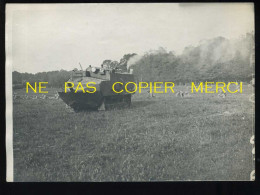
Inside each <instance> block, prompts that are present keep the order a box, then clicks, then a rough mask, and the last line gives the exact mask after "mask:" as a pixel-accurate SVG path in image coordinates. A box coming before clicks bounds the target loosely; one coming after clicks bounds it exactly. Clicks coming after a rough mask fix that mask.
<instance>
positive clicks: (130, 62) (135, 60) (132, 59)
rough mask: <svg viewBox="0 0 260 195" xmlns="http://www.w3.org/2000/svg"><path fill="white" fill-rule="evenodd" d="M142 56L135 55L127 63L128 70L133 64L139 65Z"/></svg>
mask: <svg viewBox="0 0 260 195" xmlns="http://www.w3.org/2000/svg"><path fill="white" fill-rule="evenodd" d="M141 58H142V56H140V55H134V56H133V57H131V58H130V59H129V60H128V62H127V70H128V69H129V68H130V66H132V65H133V64H135V63H137V62H138V61H139V60H141Z"/></svg>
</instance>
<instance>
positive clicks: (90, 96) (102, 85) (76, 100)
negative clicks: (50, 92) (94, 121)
mask: <svg viewBox="0 0 260 195" xmlns="http://www.w3.org/2000/svg"><path fill="white" fill-rule="evenodd" d="M67 82H68V83H67V84H68V86H69V87H70V88H69V89H66V90H67V91H66V92H65V88H63V89H62V90H61V91H60V92H58V93H59V97H60V98H61V99H62V100H63V101H64V102H65V103H66V104H67V105H68V106H69V107H71V108H72V109H74V111H76V112H78V111H83V110H108V109H113V108H126V107H130V105H131V95H132V94H133V93H127V92H126V91H125V90H124V86H125V84H126V83H127V82H134V76H133V74H132V70H130V72H128V71H127V70H122V69H117V68H108V67H105V66H103V65H101V67H92V66H91V65H89V67H88V68H87V69H86V70H85V71H84V70H83V69H82V70H78V69H74V70H73V71H72V74H71V77H70V79H69V80H68V81H67ZM90 82H94V83H95V84H94V85H91V86H94V87H95V88H96V90H95V92H93V93H86V92H85V93H84V92H83V90H81V91H77V92H76V89H77V86H78V84H79V83H81V84H82V86H83V87H84V90H85V91H87V90H88V91H90V92H91V90H93V88H87V83H90ZM115 82H121V83H123V85H121V84H116V85H115V86H114V89H115V90H116V91H121V90H122V89H123V90H124V91H123V92H122V93H115V92H114V91H113V89H112V86H113V84H114V83H115ZM72 83H73V84H74V85H73V84H72ZM89 86H90V85H89ZM127 88H128V90H129V91H133V89H134V85H130V84H129V85H128V86H127Z"/></svg>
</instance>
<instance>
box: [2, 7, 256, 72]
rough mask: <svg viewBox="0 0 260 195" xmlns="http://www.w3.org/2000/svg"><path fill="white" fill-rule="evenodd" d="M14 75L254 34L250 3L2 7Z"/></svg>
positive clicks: (93, 64) (174, 49) (89, 63)
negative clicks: (7, 26) (207, 40)
mask: <svg viewBox="0 0 260 195" xmlns="http://www.w3.org/2000/svg"><path fill="white" fill-rule="evenodd" d="M6 10H7V11H6V12H7V19H6V23H8V24H9V25H10V26H11V31H9V33H7V35H6V36H7V37H9V39H8V40H11V41H7V47H10V48H11V51H12V55H11V56H7V57H11V58H12V66H13V71H19V72H28V73H36V72H43V71H54V70H61V69H64V70H72V69H74V68H79V63H81V65H82V66H83V68H87V67H88V65H92V66H100V65H101V63H102V62H103V60H105V59H111V60H117V61H118V60H120V58H121V57H122V56H123V55H124V54H127V53H137V54H139V55H142V54H144V53H145V52H147V51H149V50H155V49H158V48H159V47H164V48H166V49H167V50H168V51H174V52H175V53H176V54H181V53H182V51H183V49H184V48H185V47H186V46H190V45H193V46H196V45H198V44H199V42H200V41H201V40H204V39H211V38H214V37H218V36H222V37H225V38H228V39H233V38H239V37H240V36H241V35H244V34H246V33H247V32H252V31H253V30H254V6H253V4H251V3H207V4H205V3H204V4H193V3H184V4H177V3H174V4H169V3H162V4H157V3H156V4H155V3H151V4H141V3H138V4H135V3H132V4H126V3H125V4H116V3H114V4H7V9H6Z"/></svg>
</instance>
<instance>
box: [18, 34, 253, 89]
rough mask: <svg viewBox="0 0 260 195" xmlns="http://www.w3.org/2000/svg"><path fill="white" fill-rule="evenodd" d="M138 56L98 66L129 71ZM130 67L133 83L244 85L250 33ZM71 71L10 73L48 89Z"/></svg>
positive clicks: (249, 68) (149, 56) (159, 53)
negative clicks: (215, 82) (209, 82)
mask: <svg viewBox="0 0 260 195" xmlns="http://www.w3.org/2000/svg"><path fill="white" fill-rule="evenodd" d="M136 56H138V55H137V54H135V53H132V54H125V55H124V56H123V57H122V58H121V59H120V61H119V62H117V61H112V60H109V59H107V60H104V61H103V63H102V65H103V66H107V67H108V68H117V69H121V70H125V71H126V70H127V69H129V64H127V63H128V62H129V60H131V59H133V58H136ZM136 59H138V60H134V61H133V62H134V63H131V65H130V68H132V69H133V70H134V75H135V78H136V81H147V82H150V81H174V82H181V83H186V82H191V81H193V82H199V81H235V80H237V81H247V82H249V81H250V80H251V78H252V74H253V73H254V69H255V62H254V33H247V34H246V35H244V36H242V37H240V38H239V39H236V40H228V39H226V38H223V37H217V38H214V39H210V40H204V41H201V42H200V44H199V45H198V46H196V47H193V46H189V47H186V48H185V49H184V51H183V53H182V54H181V55H175V53H174V52H173V51H169V52H168V51H166V50H165V49H164V48H158V49H157V50H154V51H150V52H147V53H146V54H144V55H143V56H138V58H136ZM70 75H71V71H66V70H60V71H51V72H41V73H36V74H30V73H19V72H17V71H14V72H13V84H24V83H25V82H32V83H33V82H41V81H44V82H48V84H49V86H51V87H61V86H63V85H64V82H66V81H67V80H68V79H69V78H70Z"/></svg>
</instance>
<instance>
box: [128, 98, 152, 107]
mask: <svg viewBox="0 0 260 195" xmlns="http://www.w3.org/2000/svg"><path fill="white" fill-rule="evenodd" d="M154 103H155V100H148V101H146V100H141V101H133V102H132V105H131V108H132V109H135V108H140V107H146V106H149V105H151V104H154Z"/></svg>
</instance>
